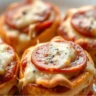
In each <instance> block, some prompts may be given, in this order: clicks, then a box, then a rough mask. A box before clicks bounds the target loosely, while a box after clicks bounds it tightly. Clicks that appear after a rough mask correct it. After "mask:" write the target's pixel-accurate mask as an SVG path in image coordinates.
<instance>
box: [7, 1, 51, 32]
mask: <svg viewBox="0 0 96 96" xmlns="http://www.w3.org/2000/svg"><path fill="white" fill-rule="evenodd" d="M38 2H39V1H38ZM44 4H45V5H46V6H47V7H46V8H45V9H42V8H40V10H41V11H40V12H39V11H36V10H37V9H38V8H39V7H40V5H38V4H37V5H36V8H35V7H34V13H32V12H33V11H32V10H30V9H31V8H32V6H34V2H31V3H28V2H24V3H18V4H17V5H16V6H15V7H12V8H9V9H8V10H7V12H6V14H5V22H6V23H7V24H8V25H9V26H11V27H12V28H14V29H18V30H24V29H27V28H28V27H29V25H30V24H35V23H38V22H39V23H40V22H44V21H45V20H47V19H48V18H49V16H50V14H51V9H52V7H50V6H49V5H48V4H46V3H44ZM41 7H42V6H41ZM32 9H33V8H32ZM42 10H43V11H42ZM33 14H34V15H33ZM28 16H29V17H28ZM31 16H32V17H31ZM28 18H29V19H28Z"/></svg>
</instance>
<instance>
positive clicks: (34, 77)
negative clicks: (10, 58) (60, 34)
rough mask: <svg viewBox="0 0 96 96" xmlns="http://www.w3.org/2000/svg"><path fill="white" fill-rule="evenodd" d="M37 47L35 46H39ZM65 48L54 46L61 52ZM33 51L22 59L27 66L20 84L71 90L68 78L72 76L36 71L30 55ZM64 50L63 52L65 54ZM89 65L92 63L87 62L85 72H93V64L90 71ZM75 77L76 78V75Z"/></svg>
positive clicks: (28, 51)
mask: <svg viewBox="0 0 96 96" xmlns="http://www.w3.org/2000/svg"><path fill="white" fill-rule="evenodd" d="M39 45H41V44H39ZM39 45H37V46H39ZM53 45H54V44H53ZM57 45H58V44H57ZM37 46H36V47H37ZM54 46H55V45H54ZM60 46H61V45H60ZM66 46H68V45H67V44H66V45H65V46H62V47H56V46H55V47H56V48H58V49H59V48H61V49H62V50H63V47H66ZM69 48H70V47H69ZM34 49H35V47H34V48H33V47H32V48H30V49H28V50H27V54H26V55H25V57H24V58H23V60H25V58H27V66H26V68H25V71H24V77H23V78H22V79H21V80H20V83H21V84H22V83H23V86H26V85H27V84H28V83H35V84H37V85H42V86H44V87H46V88H53V87H55V86H57V85H60V86H65V87H67V88H72V86H73V85H72V83H71V81H70V78H71V77H72V76H73V74H70V75H65V74H63V73H46V72H43V71H40V70H38V69H37V68H36V67H35V66H34V64H32V62H31V53H32V52H33V50H34ZM67 49H68V48H67ZM67 49H66V50H67ZM66 50H65V52H66ZM50 52H51V51H50ZM53 53H54V51H53V52H52V54H53ZM70 53H71V54H72V52H71V51H70ZM61 62H62V59H61ZM89 63H92V62H88V64H87V68H86V70H85V71H87V72H90V71H92V69H93V70H95V68H94V66H93V63H92V66H91V70H90V68H89V65H90V64H89ZM75 75H76V76H77V73H76V74H75ZM75 75H74V76H75Z"/></svg>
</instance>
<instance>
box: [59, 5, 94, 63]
mask: <svg viewBox="0 0 96 96" xmlns="http://www.w3.org/2000/svg"><path fill="white" fill-rule="evenodd" d="M58 34H59V35H60V36H62V37H63V38H65V39H66V40H72V41H75V42H76V43H78V44H79V45H81V46H82V47H83V48H84V49H85V50H87V51H88V52H89V53H90V54H91V56H92V58H93V60H94V61H95V63H96V6H86V7H81V8H78V9H75V8H74V9H69V10H68V11H67V13H66V16H65V18H64V20H63V21H62V24H61V26H60V28H59V31H58Z"/></svg>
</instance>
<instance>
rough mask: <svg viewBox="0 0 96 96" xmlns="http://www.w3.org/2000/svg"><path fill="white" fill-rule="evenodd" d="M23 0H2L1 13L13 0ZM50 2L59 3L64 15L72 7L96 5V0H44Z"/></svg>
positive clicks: (15, 0)
mask: <svg viewBox="0 0 96 96" xmlns="http://www.w3.org/2000/svg"><path fill="white" fill-rule="evenodd" d="M18 1H23V0H0V14H1V13H2V12H3V11H4V10H5V9H6V8H7V6H8V5H9V4H10V3H12V2H18ZM44 1H48V2H52V3H53V4H55V5H57V6H58V7H59V8H60V10H61V13H62V15H63V14H64V12H65V10H67V9H69V8H72V7H80V6H85V5H96V0H44Z"/></svg>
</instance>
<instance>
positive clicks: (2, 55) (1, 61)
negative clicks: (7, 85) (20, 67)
mask: <svg viewBox="0 0 96 96" xmlns="http://www.w3.org/2000/svg"><path fill="white" fill-rule="evenodd" d="M7 48H8V46H7V45H6V44H0V75H2V74H4V73H5V70H6V66H7V65H8V64H9V63H10V62H11V60H12V59H13V54H12V53H10V51H8V49H7Z"/></svg>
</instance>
